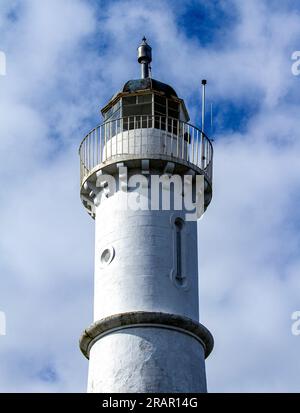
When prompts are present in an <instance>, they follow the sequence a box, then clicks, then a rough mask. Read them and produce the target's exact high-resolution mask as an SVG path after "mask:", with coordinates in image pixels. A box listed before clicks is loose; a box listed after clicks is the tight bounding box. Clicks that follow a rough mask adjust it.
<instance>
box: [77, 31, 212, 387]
mask: <svg viewBox="0 0 300 413" xmlns="http://www.w3.org/2000/svg"><path fill="white" fill-rule="evenodd" d="M151 60H152V58H151V47H150V46H149V45H148V44H147V42H146V39H145V38H144V39H143V41H142V44H141V45H140V47H139V48H138V61H139V63H140V64H141V67H142V70H141V78H140V79H137V80H130V81H128V82H127V83H126V84H125V85H124V87H123V88H122V90H121V91H120V92H118V93H116V94H115V95H114V96H113V97H112V98H111V100H110V101H109V102H108V103H107V105H106V106H105V107H104V108H103V109H102V110H101V112H102V115H103V117H104V121H103V123H102V124H101V125H100V126H98V127H96V128H95V129H93V130H92V131H91V132H90V133H89V134H87V135H86V137H85V138H84V140H83V141H82V143H81V145H80V149H79V154H80V167H81V192H80V194H81V199H82V202H83V204H84V206H85V208H86V209H87V211H88V213H89V214H90V215H91V217H92V218H94V219H95V227H96V237H95V288H94V323H93V324H92V325H91V326H90V327H88V328H86V330H85V331H84V333H83V334H82V336H81V339H80V348H81V351H82V352H83V354H84V355H85V356H86V357H87V358H88V359H89V378H88V391H89V392H101V393H102V392H105V393H106V392H107V393H110V392H111V393H114V392H143V393H150V392H151V393H156V392H185V393H186V392H206V391H207V388H206V374H205V358H206V357H207V356H208V355H209V354H210V352H211V350H212V348H213V338H212V335H211V334H210V332H209V331H208V330H207V329H206V328H205V327H204V326H203V325H202V324H200V323H199V292H198V260H197V255H198V254H197V222H196V220H191V219H187V207H186V205H185V204H184V202H183V203H182V204H184V206H183V207H182V208H179V207H178V202H175V201H174V200H175V198H176V196H177V198H178V196H179V198H180V199H181V200H183V201H184V198H185V197H186V196H187V195H186V194H185V192H184V190H183V188H184V186H182V187H180V179H181V180H182V182H185V183H187V185H186V186H188V184H189V185H190V188H191V190H192V192H193V191H194V192H193V193H195V191H197V188H196V181H197V177H201V179H202V181H203V198H202V200H203V202H204V209H206V207H207V206H208V204H209V203H210V200H211V194H212V145H211V142H210V140H209V139H208V137H207V136H206V135H205V134H204V132H203V131H201V130H199V129H198V128H196V127H195V126H192V125H191V124H189V123H188V122H189V115H188V112H187V109H186V107H185V104H184V101H183V100H182V99H180V98H179V97H178V96H177V94H176V92H175V91H174V89H173V88H172V87H170V86H169V85H167V84H164V83H161V82H159V81H157V80H154V79H152V78H151V76H150V70H149V69H150V66H149V65H150V62H151ZM175 178H176V179H175ZM178 178H179V179H178ZM157 183H158V186H159V188H160V195H159V197H163V196H166V195H168V196H169V197H170V199H171V201H170V202H169V205H167V207H166V205H165V203H164V202H162V201H161V199H158V202H156V201H157V197H156V195H155V194H154V189H155V188H154V187H155V186H157V185H156V184H157ZM178 188H179V190H178ZM154 201H155V202H154Z"/></svg>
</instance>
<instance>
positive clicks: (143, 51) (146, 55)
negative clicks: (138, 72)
mask: <svg viewBox="0 0 300 413" xmlns="http://www.w3.org/2000/svg"><path fill="white" fill-rule="evenodd" d="M151 50H152V48H151V47H150V46H149V45H148V43H147V41H146V36H144V37H143V39H142V43H141V44H140V46H139V47H138V62H139V63H140V64H141V65H142V79H146V78H147V77H149V67H150V63H151V61H152V52H151Z"/></svg>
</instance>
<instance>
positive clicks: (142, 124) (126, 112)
mask: <svg viewBox="0 0 300 413" xmlns="http://www.w3.org/2000/svg"><path fill="white" fill-rule="evenodd" d="M122 102H123V105H122V106H123V108H122V110H123V118H124V123H123V125H124V130H128V129H139V128H146V127H149V126H148V125H149V117H151V115H152V94H147V95H137V96H127V97H124V98H123V99H122Z"/></svg>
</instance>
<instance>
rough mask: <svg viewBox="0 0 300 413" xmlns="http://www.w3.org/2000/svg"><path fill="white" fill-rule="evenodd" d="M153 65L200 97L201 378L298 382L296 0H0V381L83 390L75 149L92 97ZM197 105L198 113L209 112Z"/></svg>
mask: <svg viewBox="0 0 300 413" xmlns="http://www.w3.org/2000/svg"><path fill="white" fill-rule="evenodd" d="M143 35H146V36H147V38H148V39H149V43H150V44H151V46H152V48H153V64H152V67H153V77H154V78H156V79H159V80H161V81H164V82H166V83H169V84H170V85H172V86H173V87H174V88H175V90H176V91H177V93H178V94H179V96H180V97H182V98H184V99H185V102H186V104H187V107H188V110H189V113H190V117H191V123H193V124H196V125H199V124H200V85H201V79H202V78H207V79H208V88H207V102H208V107H209V104H210V103H212V104H213V108H214V138H215V142H214V148H215V160H214V165H215V169H214V198H213V201H212V204H211V205H210V207H209V208H208V210H207V212H206V214H205V216H204V218H203V219H202V220H201V221H200V222H199V260H200V279H201V284H200V308H201V321H202V322H203V324H205V325H206V326H208V327H209V328H210V330H211V331H212V333H213V334H214V337H215V341H216V345H215V349H214V352H213V354H212V355H211V356H210V358H209V359H208V360H207V378H208V386H209V391H211V392H214V391H221V392H226V391H234V392H241V391H270V392H276V391H299V390H300V380H299V369H300V357H299V348H300V336H293V335H292V334H291V324H292V320H291V314H292V312H294V311H297V310H299V309H300V308H299V307H300V277H299V274H300V259H299V247H300V236H299V218H300V217H299V214H300V213H299V208H298V206H299V190H300V180H299V176H300V162H299V154H300V144H299V131H300V116H299V103H300V94H299V88H300V76H294V75H293V74H292V72H291V65H292V61H291V55H292V53H293V52H294V51H295V50H300V6H299V2H297V1H292V0H290V1H285V2H281V1H279V0H278V1H272V0H271V1H262V0H261V1H258V0H245V1H242V2H241V1H238V0H225V1H218V0H214V1H209V2H208V1H200V0H199V1H197V0H191V1H184V2H182V1H163V0H162V1H160V0H156V1H151V2H150V1H137V0H132V1H130V0H129V1H117V0H116V1H95V0H86V1H85V0H43V2H41V1H39V0H23V1H19V0H13V1H11V0H10V1H8V0H2V1H1V4H0V50H2V51H3V52H5V54H6V59H7V75H6V76H0V173H1V174H0V176H1V178H2V185H1V189H2V190H1V195H0V197H1V202H0V209H1V211H0V228H1V237H0V274H1V281H0V282H1V288H0V311H4V312H5V314H6V320H7V335H6V336H0V359H1V371H0V391H9V392H14V391H25V392H27V391H37V392H39V391H45V392H59V391H69V392H79V391H85V389H86V383H87V361H86V360H85V359H84V358H83V356H82V355H81V353H80V352H79V348H78V338H79V335H80V333H81V331H82V330H83V329H84V328H85V327H86V326H87V325H89V324H90V322H91V320H92V297H93V254H94V245H93V244H94V228H93V225H94V223H93V221H92V220H91V219H90V217H89V216H88V215H87V214H86V213H85V211H84V209H83V207H82V206H81V204H80V200H79V160H78V155H77V150H78V146H79V143H80V141H81V139H82V138H83V136H84V134H85V133H86V132H87V131H89V130H90V129H92V128H93V127H94V126H95V125H96V124H98V123H100V121H101V119H100V115H99V109H100V108H101V107H102V106H103V105H104V104H105V103H106V102H107V100H108V99H109V98H110V96H111V95H113V94H114V93H115V92H116V91H118V90H119V89H120V88H121V87H122V85H123V84H124V83H125V82H126V81H127V80H129V79H132V78H137V77H138V76H139V67H138V64H137V62H136V48H137V46H138V44H139V42H140V40H141V38H142V36H143ZM207 116H208V119H209V113H208V114H207Z"/></svg>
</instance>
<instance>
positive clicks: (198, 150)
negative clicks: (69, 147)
mask: <svg viewBox="0 0 300 413" xmlns="http://www.w3.org/2000/svg"><path fill="white" fill-rule="evenodd" d="M79 156H80V182H81V184H83V183H84V181H85V180H86V179H87V178H88V176H90V175H91V174H92V173H93V172H94V170H95V169H97V168H96V167H97V166H100V167H101V165H102V164H104V165H105V164H106V163H109V162H114V161H116V162H118V161H120V160H121V159H131V158H133V159H151V158H156V159H157V158H161V159H170V160H173V161H174V162H179V163H184V164H187V165H190V166H191V167H192V166H196V167H198V168H199V169H201V170H202V171H203V172H204V173H205V174H206V176H207V177H208V179H209V180H210V182H211V180H212V159H213V147H212V144H211V141H210V140H209V138H208V137H207V136H206V135H205V133H203V132H202V131H201V130H200V129H198V128H196V127H195V126H192V125H190V124H188V123H186V122H183V121H180V120H178V119H174V118H168V117H165V116H152V115H143V116H129V117H125V118H120V119H114V120H110V121H107V122H105V123H103V124H102V125H99V126H97V127H96V128H94V129H93V130H92V131H91V132H89V133H88V134H87V135H86V137H85V138H84V139H83V141H82V142H81V144H80V147H79ZM104 165H102V166H104Z"/></svg>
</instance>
